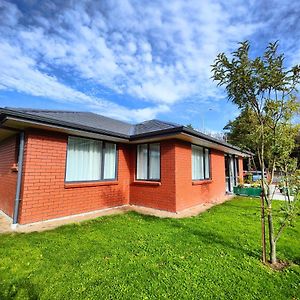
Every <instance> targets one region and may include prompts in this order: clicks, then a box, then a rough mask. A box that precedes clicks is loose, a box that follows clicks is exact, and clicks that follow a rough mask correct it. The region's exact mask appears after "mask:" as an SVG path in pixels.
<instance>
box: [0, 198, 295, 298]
mask: <svg viewBox="0 0 300 300" xmlns="http://www.w3.org/2000/svg"><path fill="white" fill-rule="evenodd" d="M277 207H278V206H277ZM299 251H300V222H298V223H297V224H296V226H295V227H292V228H288V229H287V230H286V231H285V232H284V233H283V235H282V238H281V239H280V240H279V242H278V257H279V258H280V259H286V260H289V261H290V262H291V266H290V267H288V268H286V269H284V270H283V271H280V272H279V271H273V270H271V269H269V268H268V267H266V266H263V265H262V264H261V263H260V217H259V201H258V200H254V199H249V198H248V199H245V198H241V197H240V198H236V199H235V200H233V201H230V202H227V203H225V204H223V205H220V206H216V207H214V208H212V209H210V210H209V211H207V212H205V213H203V214H201V215H199V216H197V217H192V218H186V219H159V218H156V217H151V216H142V215H139V214H136V213H127V214H124V215H116V216H107V217H101V218H98V219H96V220H93V221H87V222H84V223H81V224H79V225H78V224H77V225H67V226H64V227H60V228H58V229H56V230H52V231H48V232H42V233H30V234H6V235H0V299H1V300H2V299H166V298H168V299H298V298H297V297H299V295H300V287H299V282H300V266H299V264H300V253H299Z"/></svg>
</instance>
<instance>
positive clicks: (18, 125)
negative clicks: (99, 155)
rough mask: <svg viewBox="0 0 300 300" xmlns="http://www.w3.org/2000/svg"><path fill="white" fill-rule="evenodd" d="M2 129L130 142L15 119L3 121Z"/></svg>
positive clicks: (123, 140) (93, 133)
mask: <svg viewBox="0 0 300 300" xmlns="http://www.w3.org/2000/svg"><path fill="white" fill-rule="evenodd" d="M1 127H5V130H11V131H21V130H26V129H28V128H34V129H41V130H47V131H54V132H61V133H65V134H68V135H77V136H81V137H88V138H95V139H105V140H108V141H113V142H121V143H128V142H129V139H125V138H120V137H117V136H114V135H110V134H108V133H105V134H104V133H98V132H92V131H89V130H80V129H74V128H68V127H66V126H59V125H53V124H45V123H43V122H39V121H31V120H24V119H21V118H15V117H6V118H5V120H4V121H2V124H1V125H0V128H1ZM2 130H3V129H2V128H1V131H2Z"/></svg>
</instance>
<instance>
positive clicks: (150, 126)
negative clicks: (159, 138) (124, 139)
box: [134, 120, 182, 135]
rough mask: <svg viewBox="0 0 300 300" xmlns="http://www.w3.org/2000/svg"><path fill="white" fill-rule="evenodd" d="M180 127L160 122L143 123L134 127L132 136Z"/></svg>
mask: <svg viewBox="0 0 300 300" xmlns="http://www.w3.org/2000/svg"><path fill="white" fill-rule="evenodd" d="M179 127H182V126H181V125H179V124H175V123H169V122H163V121H160V120H150V121H145V122H142V123H139V124H136V125H135V126H134V135H139V134H144V133H149V132H155V131H160V130H166V129H171V128H179Z"/></svg>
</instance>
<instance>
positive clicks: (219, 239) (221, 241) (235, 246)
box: [170, 220, 260, 259]
mask: <svg viewBox="0 0 300 300" xmlns="http://www.w3.org/2000/svg"><path fill="white" fill-rule="evenodd" d="M170 225H172V226H174V227H176V228H180V229H183V230H184V231H185V232H186V233H187V234H192V235H194V236H197V237H198V238H199V240H200V241H201V242H203V243H206V244H215V245H220V246H221V247H224V248H230V249H232V250H235V251H237V252H239V253H241V252H243V253H244V254H246V255H248V256H250V257H253V258H256V259H260V253H259V252H258V251H256V250H251V249H245V248H244V247H242V246H241V245H240V244H239V242H238V241H234V240H233V239H232V240H229V239H225V238H224V236H222V235H221V234H219V233H217V232H213V231H207V230H203V229H201V230H199V229H196V228H193V227H190V226H187V225H185V224H182V223H180V222H178V220H174V221H173V222H171V224H170Z"/></svg>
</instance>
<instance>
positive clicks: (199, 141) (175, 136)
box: [131, 132, 251, 157]
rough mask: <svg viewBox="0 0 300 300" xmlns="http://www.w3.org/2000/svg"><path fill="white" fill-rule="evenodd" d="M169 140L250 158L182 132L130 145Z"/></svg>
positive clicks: (142, 139) (137, 140)
mask: <svg viewBox="0 0 300 300" xmlns="http://www.w3.org/2000/svg"><path fill="white" fill-rule="evenodd" d="M171 139H178V140H182V141H185V142H188V143H192V144H195V145H199V146H203V147H207V148H211V149H215V150H219V151H222V152H224V153H228V154H233V155H237V156H242V157H250V156H251V153H246V152H243V151H239V150H237V149H233V148H231V147H226V146H224V145H222V144H217V143H216V142H215V141H209V140H206V139H203V138H200V137H196V136H192V135H190V134H187V133H183V132H179V133H172V132H170V133H165V134H161V135H157V136H152V137H146V138H142V137H140V138H138V139H134V140H131V143H132V144H140V143H152V142H161V141H165V140H171Z"/></svg>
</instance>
